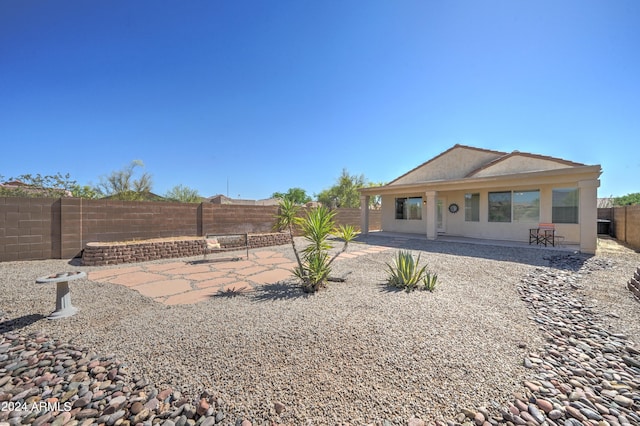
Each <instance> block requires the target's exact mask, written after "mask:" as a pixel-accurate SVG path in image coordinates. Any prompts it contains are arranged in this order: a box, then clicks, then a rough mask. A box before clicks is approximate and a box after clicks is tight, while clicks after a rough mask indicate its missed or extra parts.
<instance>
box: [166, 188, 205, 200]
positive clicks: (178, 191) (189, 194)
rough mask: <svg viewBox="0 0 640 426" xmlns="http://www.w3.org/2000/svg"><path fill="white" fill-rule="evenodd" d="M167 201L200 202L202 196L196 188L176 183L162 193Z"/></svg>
mask: <svg viewBox="0 0 640 426" xmlns="http://www.w3.org/2000/svg"><path fill="white" fill-rule="evenodd" d="M164 196H165V198H167V199H169V201H177V202H180V203H200V202H202V197H201V196H200V194H198V191H197V190H196V189H191V188H189V187H188V186H185V185H176V186H174V187H173V188H171V189H170V190H169V191H167V193H166V194H165V195H164Z"/></svg>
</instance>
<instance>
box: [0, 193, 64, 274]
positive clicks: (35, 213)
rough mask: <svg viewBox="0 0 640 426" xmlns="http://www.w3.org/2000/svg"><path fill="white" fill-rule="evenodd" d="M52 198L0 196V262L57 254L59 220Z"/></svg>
mask: <svg viewBox="0 0 640 426" xmlns="http://www.w3.org/2000/svg"><path fill="white" fill-rule="evenodd" d="M56 204H58V205H59V200H58V199H54V198H18V197H6V198H0V261H11V260H32V259H49V258H55V257H59V255H60V221H59V215H56V214H54V212H55V210H56V209H57V207H56Z"/></svg>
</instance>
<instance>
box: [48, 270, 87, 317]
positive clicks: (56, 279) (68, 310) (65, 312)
mask: <svg viewBox="0 0 640 426" xmlns="http://www.w3.org/2000/svg"><path fill="white" fill-rule="evenodd" d="M86 276H87V274H86V273H85V272H79V271H78V272H60V273H59V274H54V275H48V276H46V277H40V278H38V279H37V280H36V282H37V283H39V284H49V283H56V310H55V311H53V312H52V313H51V315H49V316H48V317H47V318H48V319H50V320H53V319H59V318H66V317H70V316H72V315H75V314H76V313H77V312H78V308H76V307H75V306H73V305H71V292H70V291H69V281H73V280H79V279H80V278H85V277H86Z"/></svg>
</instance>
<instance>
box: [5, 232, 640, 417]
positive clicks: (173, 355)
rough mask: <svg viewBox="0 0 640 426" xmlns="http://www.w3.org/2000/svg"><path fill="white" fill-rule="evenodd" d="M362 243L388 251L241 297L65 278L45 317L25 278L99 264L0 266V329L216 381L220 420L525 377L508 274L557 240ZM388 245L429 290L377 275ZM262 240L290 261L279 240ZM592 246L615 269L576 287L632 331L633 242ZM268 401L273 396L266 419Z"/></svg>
mask: <svg viewBox="0 0 640 426" xmlns="http://www.w3.org/2000/svg"><path fill="white" fill-rule="evenodd" d="M362 241H363V242H359V243H354V244H352V245H351V246H350V249H349V251H356V250H359V249H361V248H362V247H363V245H364V244H373V245H389V246H390V247H392V248H393V249H392V250H388V251H385V252H381V253H378V254H371V255H366V256H360V257H357V258H353V259H339V260H337V261H336V262H335V264H334V275H336V276H341V275H344V274H347V273H348V275H347V280H346V282H344V283H339V282H338V283H334V282H332V283H329V286H328V288H327V289H325V290H323V291H321V292H319V293H318V294H315V295H307V294H305V293H303V292H302V291H301V290H300V289H299V288H298V287H297V286H296V282H295V281H294V280H293V279H292V280H291V281H288V282H282V283H275V284H272V285H266V286H264V287H259V288H258V289H257V290H256V291H255V292H253V293H249V294H246V295H233V294H232V295H226V296H218V297H213V298H211V299H210V300H207V301H205V302H202V303H199V304H195V305H182V306H165V305H162V304H160V303H157V302H154V301H153V300H151V299H148V298H146V297H144V296H141V295H140V294H139V293H138V292H136V291H134V290H131V289H129V288H126V287H123V286H119V285H112V284H104V283H97V282H92V281H89V280H81V281H74V282H71V283H70V286H71V294H72V300H73V304H74V305H75V306H76V307H78V308H79V309H80V312H79V313H78V314H77V315H76V316H74V317H71V318H67V319H64V320H58V321H48V320H46V319H44V317H45V316H46V315H48V314H49V313H50V312H51V310H52V308H53V306H54V303H55V301H54V300H55V299H54V293H55V291H54V287H53V286H45V285H41V284H36V283H35V279H36V278H37V277H40V276H44V275H48V274H51V273H54V272H60V271H71V270H83V271H90V270H95V269H101V268H96V267H91V268H89V267H82V266H77V265H73V264H70V263H69V262H68V261H64V260H46V261H32V262H7V263H0V289H1V291H2V299H1V301H0V331H2V332H7V331H12V332H14V333H20V334H27V333H30V332H44V333H46V334H48V335H51V336H53V337H56V338H60V339H62V340H65V341H69V342H71V343H74V344H76V345H79V346H85V347H90V348H91V349H93V350H95V351H96V352H98V353H105V354H111V353H114V354H116V355H117V357H118V359H120V360H122V361H124V362H126V363H128V364H129V368H130V371H131V373H132V374H133V375H134V376H139V377H144V378H147V379H148V380H149V381H151V382H153V383H155V384H156V385H157V386H159V387H162V385H170V386H172V387H173V389H177V390H180V391H181V392H182V393H183V394H186V395H190V396H192V397H193V398H197V397H198V396H199V395H200V393H201V392H202V391H203V390H209V391H210V392H211V393H213V394H217V395H218V396H219V397H220V398H221V399H222V400H223V401H224V406H225V410H226V411H227V412H228V413H231V414H232V416H231V417H234V416H235V417H242V418H251V419H256V420H260V419H261V420H269V419H277V420H278V421H279V422H282V423H286V424H305V423H310V424H336V423H340V422H349V423H352V424H365V423H370V422H376V423H380V422H382V421H383V420H388V421H389V422H392V423H394V424H395V423H398V424H400V423H403V422H404V423H405V424H406V421H407V419H409V418H412V417H418V418H421V419H425V420H427V419H444V418H450V417H451V416H454V415H455V414H456V413H458V412H459V411H460V409H461V408H465V407H466V408H477V407H482V406H484V407H487V408H488V409H489V410H492V409H495V408H497V407H498V406H502V405H504V404H505V403H506V402H507V401H509V400H511V399H512V396H511V395H512V393H513V392H515V391H521V390H522V381H523V380H524V379H525V378H526V374H527V370H526V369H525V368H524V367H523V366H522V363H523V358H524V357H525V356H526V355H527V354H528V353H529V352H531V351H536V350H537V349H538V348H541V347H542V346H543V344H544V338H543V335H542V333H541V332H540V331H539V329H538V327H537V326H536V324H535V323H534V322H533V321H531V320H530V319H529V317H530V311H529V309H528V307H527V305H526V304H525V302H524V301H523V300H521V299H520V297H519V295H518V292H517V287H518V285H519V283H520V282H521V280H522V278H523V277H524V276H525V275H527V274H529V273H532V272H533V271H535V268H537V267H547V266H548V265H549V262H548V257H549V256H550V255H551V256H553V255H558V254H559V252H552V251H550V250H545V249H543V248H538V247H534V248H520V247H497V246H489V245H474V244H464V243H447V242H439V241H436V242H434V241H426V240H404V239H402V240H398V239H389V238H384V237H373V236H371V237H369V238H366V239H362ZM398 248H410V249H412V250H413V252H414V253H416V254H418V253H421V255H422V261H423V262H424V261H426V262H427V263H428V265H429V268H430V269H431V270H432V271H433V272H436V273H437V274H438V277H439V278H438V282H439V285H438V288H437V290H436V291H435V292H433V293H429V292H424V291H416V292H413V293H406V292H403V291H396V290H393V289H390V288H388V287H387V286H386V285H385V278H386V271H385V269H386V266H385V263H386V262H390V261H391V260H392V258H393V256H394V254H395V251H396V249H398ZM269 250H277V251H281V252H282V253H284V254H285V255H286V256H287V257H290V258H291V259H293V252H292V251H291V248H290V247H289V246H280V247H270V248H269ZM600 256H604V257H606V258H608V259H610V260H611V261H612V266H611V267H610V268H608V269H603V270H599V271H595V272H593V273H591V274H590V275H589V276H588V277H585V278H584V279H583V280H582V282H581V284H582V285H583V288H582V290H581V292H583V294H584V296H585V297H586V298H587V299H588V300H589V301H591V302H592V303H593V304H595V305H596V306H597V309H598V310H599V311H601V312H602V313H603V314H604V315H605V317H606V318H608V319H610V321H611V322H610V326H611V327H612V328H615V329H618V330H620V331H621V332H624V333H626V334H627V335H628V336H629V338H630V339H631V340H632V341H634V342H636V344H637V343H638V342H640V303H638V302H637V301H636V300H634V299H633V298H632V297H631V294H630V292H629V291H627V290H626V281H627V280H628V279H629V278H630V277H631V276H632V274H633V271H634V270H635V268H636V267H638V266H640V255H639V254H638V253H635V252H633V251H631V250H619V251H615V250H606V251H603V254H601V255H600ZM183 260H184V261H185V262H186V261H188V260H190V259H183ZM167 261H172V262H175V259H171V260H167ZM156 263H158V262H156ZM127 266H130V265H123V267H127ZM3 318H4V320H3ZM275 402H280V403H282V404H284V407H285V411H284V412H282V413H281V414H280V415H279V416H278V415H276V413H275V412H274V408H273V407H274V403H275ZM235 417H234V418H235ZM254 424H262V423H260V422H258V423H255V422H254Z"/></svg>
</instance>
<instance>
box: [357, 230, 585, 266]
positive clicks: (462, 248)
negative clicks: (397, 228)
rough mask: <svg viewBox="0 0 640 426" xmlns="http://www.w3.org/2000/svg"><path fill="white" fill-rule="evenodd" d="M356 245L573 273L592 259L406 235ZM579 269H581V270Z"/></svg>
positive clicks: (360, 238) (365, 240)
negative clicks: (502, 262)
mask: <svg viewBox="0 0 640 426" xmlns="http://www.w3.org/2000/svg"><path fill="white" fill-rule="evenodd" d="M354 241H355V242H360V243H363V244H370V245H378V246H382V247H391V248H397V249H398V250H417V251H423V252H427V253H439V254H448V255H453V256H466V257H476V258H481V259H489V260H498V261H505V262H517V263H522V264H526V265H532V266H540V267H547V266H551V267H554V268H558V269H572V270H574V268H575V267H576V266H577V264H582V263H584V262H585V261H586V260H587V259H589V258H591V257H592V256H591V255H587V254H580V253H574V252H570V251H564V252H560V251H553V250H546V249H544V248H542V247H536V246H531V247H528V246H524V247H521V246H513V247H510V246H501V245H490V244H477V243H468V242H451V241H438V240H435V241H434V240H427V239H426V238H420V237H415V238H414V237H411V236H403V235H385V236H382V235H372V234H367V235H363V234H360V235H358V236H357V237H356V238H355V240H354ZM562 259H571V260H570V261H569V262H568V265H567V267H564V266H565V265H564V263H565V262H563V261H562ZM578 269H579V267H578Z"/></svg>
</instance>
